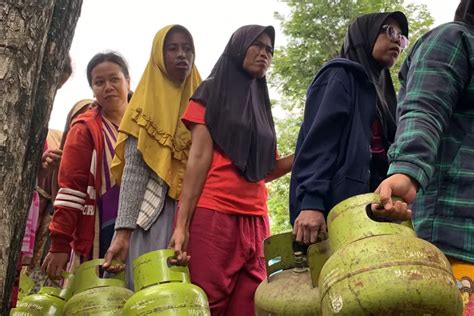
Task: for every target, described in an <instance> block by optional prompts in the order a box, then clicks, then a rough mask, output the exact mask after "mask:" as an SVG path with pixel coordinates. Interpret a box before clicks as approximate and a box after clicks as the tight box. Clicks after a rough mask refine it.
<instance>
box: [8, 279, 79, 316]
mask: <svg viewBox="0 0 474 316" xmlns="http://www.w3.org/2000/svg"><path fill="white" fill-rule="evenodd" d="M23 278H25V279H24V280H23V282H25V281H26V283H31V282H29V281H28V278H29V277H28V276H27V275H23ZM63 278H64V279H65V280H66V282H67V286H65V287H64V288H61V287H60V286H59V285H58V287H53V286H43V287H42V288H41V289H40V290H39V291H38V293H36V294H31V295H28V294H29V290H27V291H26V292H24V293H23V296H22V297H21V299H20V300H19V301H18V302H17V306H16V308H13V309H12V310H11V311H10V316H59V315H63V310H64V304H65V303H66V301H67V299H69V298H70V297H71V282H73V278H74V276H73V275H72V274H69V273H65V272H63ZM20 281H21V280H20ZM31 281H32V280H31ZM20 286H21V284H20ZM23 288H24V287H23ZM31 288H32V286H31V287H29V289H30V290H31Z"/></svg>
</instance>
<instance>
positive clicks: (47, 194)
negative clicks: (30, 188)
mask: <svg viewBox="0 0 474 316" xmlns="http://www.w3.org/2000/svg"><path fill="white" fill-rule="evenodd" d="M36 192H38V194H39V195H41V196H42V197H43V198H45V199H46V200H48V201H52V200H53V197H52V196H51V194H49V193H48V192H46V191H45V190H44V189H43V188H42V187H40V186H39V185H37V186H36Z"/></svg>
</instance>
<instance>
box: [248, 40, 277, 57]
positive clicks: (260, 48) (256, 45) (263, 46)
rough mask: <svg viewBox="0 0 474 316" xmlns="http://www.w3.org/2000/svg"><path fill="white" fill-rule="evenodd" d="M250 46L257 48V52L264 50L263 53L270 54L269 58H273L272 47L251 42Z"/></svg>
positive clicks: (258, 42)
mask: <svg viewBox="0 0 474 316" xmlns="http://www.w3.org/2000/svg"><path fill="white" fill-rule="evenodd" d="M250 46H255V47H257V48H258V49H259V50H262V49H265V52H266V53H267V54H270V55H271V56H273V47H271V46H269V45H267V44H265V43H263V42H260V41H255V42H253V43H252V44H250Z"/></svg>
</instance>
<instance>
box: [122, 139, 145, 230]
mask: <svg viewBox="0 0 474 316" xmlns="http://www.w3.org/2000/svg"><path fill="white" fill-rule="evenodd" d="M137 146H138V140H137V139H136V138H135V137H133V136H128V138H127V140H126V141H125V166H124V168H123V175H122V184H121V186H120V198H119V208H118V214H117V218H116V220H115V229H116V230H117V229H121V228H127V229H135V228H136V227H137V219H138V214H139V213H140V207H141V203H142V201H143V199H144V196H145V191H146V187H147V184H148V181H149V179H150V176H151V172H152V171H151V169H150V168H149V167H148V166H147V165H146V163H145V161H143V158H142V156H141V154H140V153H139V152H138V149H137Z"/></svg>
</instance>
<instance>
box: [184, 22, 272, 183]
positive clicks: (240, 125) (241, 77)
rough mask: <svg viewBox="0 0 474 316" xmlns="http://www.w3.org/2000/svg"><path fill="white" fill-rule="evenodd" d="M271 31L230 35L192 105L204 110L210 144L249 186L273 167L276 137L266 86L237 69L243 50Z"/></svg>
mask: <svg viewBox="0 0 474 316" xmlns="http://www.w3.org/2000/svg"><path fill="white" fill-rule="evenodd" d="M264 32H265V33H267V34H268V36H269V37H270V39H271V42H272V47H273V46H274V43H275V30H274V29H273V27H272V26H267V27H264V26H260V25H246V26H243V27H241V28H239V29H238V30H237V31H235V32H234V34H232V36H231V38H230V40H229V42H228V43H227V46H226V47H225V49H224V52H223V53H222V55H221V56H220V58H219V60H218V61H217V63H216V64H215V66H214V68H213V69H212V71H211V74H210V75H209V77H208V78H207V79H206V80H205V81H203V82H202V83H201V85H200V86H199V87H198V89H197V90H196V92H195V93H194V95H193V96H192V97H191V99H192V100H197V101H200V102H201V103H203V104H204V105H205V107H206V116H205V119H206V124H207V127H208V128H209V132H210V133H211V137H212V140H213V141H214V143H215V144H216V145H217V146H218V147H219V148H220V149H221V150H222V151H223V152H224V153H225V154H226V155H227V156H228V157H229V158H230V159H231V160H232V163H233V164H234V165H235V166H236V167H237V168H238V169H239V170H240V172H241V173H242V175H243V176H244V177H245V178H246V179H247V180H248V181H250V182H257V181H260V180H263V179H264V178H265V177H266V176H267V175H268V174H269V173H270V171H271V170H272V169H273V168H274V166H275V161H276V159H275V155H276V134H275V126H274V123H273V117H272V112H271V105H270V98H269V96H268V88H267V81H266V79H265V77H263V78H253V77H252V76H251V75H250V74H249V73H247V72H246V71H245V70H244V68H243V62H244V59H245V55H246V52H247V49H248V48H249V47H250V45H251V44H252V43H253V42H254V41H255V40H256V39H257V38H258V37H259V36H260V35H261V34H262V33H264Z"/></svg>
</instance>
